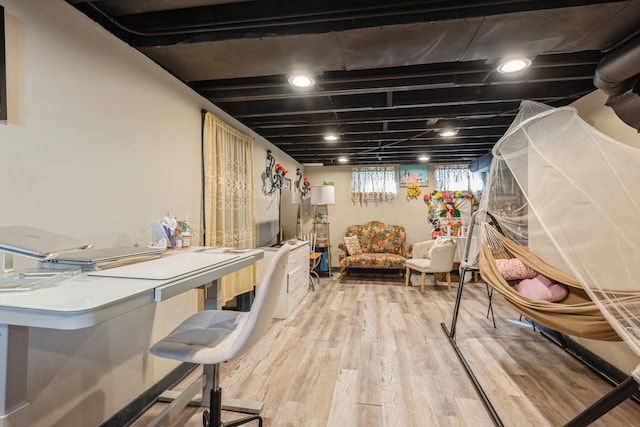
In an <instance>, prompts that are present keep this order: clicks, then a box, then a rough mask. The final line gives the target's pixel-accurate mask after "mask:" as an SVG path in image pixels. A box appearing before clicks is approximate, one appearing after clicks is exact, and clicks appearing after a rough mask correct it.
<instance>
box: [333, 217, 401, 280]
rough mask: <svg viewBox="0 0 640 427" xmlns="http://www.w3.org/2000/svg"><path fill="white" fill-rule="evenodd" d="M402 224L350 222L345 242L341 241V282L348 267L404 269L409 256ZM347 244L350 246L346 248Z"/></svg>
mask: <svg viewBox="0 0 640 427" xmlns="http://www.w3.org/2000/svg"><path fill="white" fill-rule="evenodd" d="M406 238H407V235H406V232H405V230H404V227H402V226H400V225H387V224H385V223H383V222H380V221H370V222H368V223H366V224H361V225H350V226H349V227H347V231H346V232H345V243H340V244H339V245H338V247H339V248H340V249H341V252H340V282H342V281H343V279H344V272H345V271H347V269H349V268H389V269H399V270H401V271H404V269H405V264H404V262H405V260H406V259H407V258H410V257H411V247H412V245H411V244H410V243H407V242H406V241H405V240H406ZM347 247H349V248H348V249H347Z"/></svg>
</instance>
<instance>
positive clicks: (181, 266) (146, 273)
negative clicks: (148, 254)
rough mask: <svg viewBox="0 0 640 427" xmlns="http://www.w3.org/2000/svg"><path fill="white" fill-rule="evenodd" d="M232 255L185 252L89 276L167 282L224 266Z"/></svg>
mask: <svg viewBox="0 0 640 427" xmlns="http://www.w3.org/2000/svg"><path fill="white" fill-rule="evenodd" d="M237 257H238V255H232V254H211V253H202V252H186V253H182V254H177V255H172V256H167V257H163V258H159V259H154V260H151V261H144V262H139V263H137V264H131V265H127V266H124V267H116V268H111V269H109V270H103V271H92V272H90V273H88V274H89V276H102V277H123V278H128V279H151V280H168V279H172V278H174V277H178V276H182V275H185V274H188V273H193V272H196V271H199V270H203V269H205V268H209V267H212V266H216V265H219V264H224V263H227V262H229V261H230V260H232V259H234V258H237Z"/></svg>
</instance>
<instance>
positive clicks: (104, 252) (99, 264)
mask: <svg viewBox="0 0 640 427" xmlns="http://www.w3.org/2000/svg"><path fill="white" fill-rule="evenodd" d="M164 252H165V249H164V248H146V247H145V248H141V247H113V248H101V249H88V250H80V251H69V252H64V253H61V254H60V255H58V256H57V257H56V258H54V259H49V260H44V261H42V262H41V263H40V264H41V266H42V267H43V268H73V267H75V268H81V269H82V270H103V269H106V268H113V267H118V266H122V265H128V264H132V263H135V262H141V261H148V260H150V259H155V258H160V257H161V256H162V254H164Z"/></svg>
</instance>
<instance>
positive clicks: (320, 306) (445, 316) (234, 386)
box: [133, 275, 640, 427]
mask: <svg viewBox="0 0 640 427" xmlns="http://www.w3.org/2000/svg"><path fill="white" fill-rule="evenodd" d="M413 279H414V282H413V285H414V286H410V287H405V286H404V279H403V278H402V277H400V276H396V275H379V276H374V275H369V276H356V275H354V276H347V278H346V279H345V283H344V284H340V283H338V281H337V280H336V279H333V280H329V279H327V278H323V279H322V282H321V284H320V286H316V290H315V292H311V293H309V295H307V297H305V299H304V301H303V303H302V304H301V306H300V307H299V308H298V309H297V310H296V311H295V313H294V314H293V315H292V316H291V317H290V318H289V319H287V320H274V322H273V325H272V328H271V330H270V332H269V333H268V334H267V336H265V337H264V338H263V339H262V341H261V342H260V343H259V344H257V345H256V346H255V347H254V348H252V349H251V350H250V351H249V352H247V353H246V354H245V355H243V356H242V357H240V358H238V359H237V360H233V361H230V362H228V363H226V364H224V365H223V366H222V368H221V381H222V386H223V393H228V394H230V395H231V396H232V397H237V398H242V399H250V400H260V401H263V402H264V410H263V413H262V415H263V416H264V417H265V425H266V426H273V427H283V426H292V427H298V426H304V427H320V426H323V427H324V426H346V427H351V426H354V427H355V426H358V427H364V426H366V427H375V426H380V427H392V426H398V427H404V426H407V427H408V426H416V427H429V426H442V427H445V426H473V427H477V426H492V425H493V423H492V421H491V419H490V417H489V416H488V415H487V413H486V411H485V408H484V406H483V404H482V402H481V400H480V399H479V398H478V395H477V393H476V391H475V389H474V388H473V387H472V384H471V382H470V380H469V378H468V377H467V375H466V373H465V372H464V370H463V368H462V366H461V364H460V362H459V360H458V358H457V356H456V355H455V352H454V350H453V348H452V347H451V345H450V344H449V341H448V339H447V337H446V335H445V333H444V331H443V330H442V328H441V326H440V323H441V322H445V323H446V324H447V325H449V324H450V322H451V313H452V309H453V304H454V301H455V295H456V287H455V286H454V288H453V289H452V291H451V292H448V291H447V287H446V283H440V284H438V286H434V284H433V281H430V279H427V286H426V289H425V292H424V294H422V293H421V292H420V286H419V282H418V280H419V276H415V277H414V278H413ZM431 280H432V278H431ZM461 307H462V308H461V312H460V317H459V322H458V328H457V334H456V335H457V343H458V345H459V347H460V348H461V349H462V351H463V352H464V354H465V356H466V357H467V360H468V361H469V364H470V365H471V367H472V368H473V369H474V371H475V373H476V375H477V377H478V380H479V381H480V383H481V384H482V386H483V387H484V389H485V392H486V393H487V395H488V396H489V398H490V399H491V401H492V403H493V405H494V407H495V409H496V411H497V413H498V414H499V416H500V418H501V419H502V421H503V423H504V424H505V426H536V427H540V426H561V425H563V424H564V423H566V422H567V421H568V420H570V419H571V418H573V416H575V415H576V414H577V413H579V412H580V411H582V410H583V409H584V408H585V407H587V406H589V405H590V404H591V403H593V402H594V401H596V400H597V399H598V398H600V397H601V396H602V395H604V394H605V393H607V392H608V391H610V390H611V386H609V385H608V384H607V383H606V382H604V381H603V380H601V379H599V378H598V377H597V376H596V375H595V374H593V373H592V372H591V371H590V370H589V369H587V368H586V367H585V366H584V365H582V364H581V363H579V362H578V361H576V360H575V359H574V358H572V357H571V356H569V355H568V354H567V353H565V352H564V351H563V350H562V349H560V348H559V347H558V346H556V345H555V344H553V343H551V342H550V341H548V340H547V339H546V338H544V337H543V336H541V335H540V334H539V333H538V332H534V331H533V330H532V329H531V326H530V325H529V324H527V323H526V322H520V321H519V320H518V319H519V315H518V314H517V313H516V312H515V311H514V310H513V309H511V308H510V307H509V306H508V304H507V303H506V302H504V300H502V299H501V297H494V303H493V307H494V311H495V315H496V323H497V328H495V329H494V327H493V324H492V323H491V321H490V320H488V319H487V318H486V310H487V294H486V289H485V285H484V284H483V283H479V284H470V285H468V286H465V293H464V300H463V303H462V306H461ZM159 407H161V404H157V405H154V407H153V408H151V409H150V410H149V411H148V413H147V414H145V415H144V416H143V417H141V418H140V419H139V420H138V421H136V422H135V423H134V425H133V426H134V427H141V426H144V425H145V424H144V423H145V420H148V419H150V417H152V415H153V413H154V412H155V410H156V409H158V408H159ZM201 412H202V409H201V408H195V407H191V408H187V409H185V410H184V411H183V413H182V414H181V417H180V418H179V419H177V420H176V421H175V422H174V423H173V424H172V425H173V426H198V425H200V422H201V415H200V414H201ZM227 416H228V418H230V419H231V418H233V417H235V414H233V415H232V414H225V417H227ZM253 425H257V423H255V424H253ZM593 425H594V426H638V425H640V405H637V404H636V403H634V402H632V401H626V402H624V403H623V404H621V405H620V406H618V407H617V408H615V409H614V410H612V411H611V412H610V413H608V414H606V415H605V416H604V417H602V418H600V419H599V420H598V421H597V422H596V423H595V424H593Z"/></svg>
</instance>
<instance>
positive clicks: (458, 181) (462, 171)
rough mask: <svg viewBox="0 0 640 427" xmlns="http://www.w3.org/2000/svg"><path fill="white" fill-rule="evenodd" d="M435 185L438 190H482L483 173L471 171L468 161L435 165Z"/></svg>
mask: <svg viewBox="0 0 640 427" xmlns="http://www.w3.org/2000/svg"><path fill="white" fill-rule="evenodd" d="M434 167H435V170H434V178H435V184H434V187H435V189H436V190H437V191H471V192H476V191H481V190H482V189H483V179H482V174H480V173H477V172H471V171H470V170H469V165H468V164H466V163H454V164H439V165H434Z"/></svg>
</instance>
